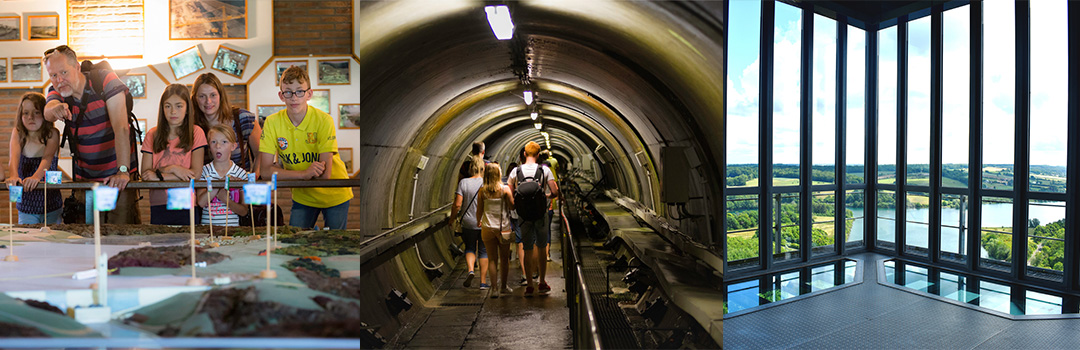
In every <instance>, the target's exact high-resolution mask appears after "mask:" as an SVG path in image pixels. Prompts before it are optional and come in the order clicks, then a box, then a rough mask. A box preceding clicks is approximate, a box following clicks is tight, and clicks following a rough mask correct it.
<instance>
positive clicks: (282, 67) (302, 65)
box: [274, 61, 311, 86]
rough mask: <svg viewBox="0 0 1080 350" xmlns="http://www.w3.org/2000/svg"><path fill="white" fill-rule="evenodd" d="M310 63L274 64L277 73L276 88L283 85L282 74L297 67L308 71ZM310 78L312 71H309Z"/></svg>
mask: <svg viewBox="0 0 1080 350" xmlns="http://www.w3.org/2000/svg"><path fill="white" fill-rule="evenodd" d="M307 63H308V61H277V62H274V70H275V71H277V75H276V76H275V77H274V86H279V85H281V73H284V72H285V70H286V69H289V67H292V66H297V67H300V68H301V69H303V70H305V71H306V70H307ZM308 76H309V77H310V76H311V71H308Z"/></svg>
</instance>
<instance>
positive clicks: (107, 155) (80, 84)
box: [42, 45, 140, 224]
mask: <svg viewBox="0 0 1080 350" xmlns="http://www.w3.org/2000/svg"><path fill="white" fill-rule="evenodd" d="M42 61H43V62H44V64H45V70H46V71H47V72H48V73H49V80H50V81H51V82H52V86H50V87H49V92H48V94H47V96H46V101H47V102H46V104H45V119H46V120H48V121H51V122H55V121H57V120H62V121H63V122H64V123H65V125H67V126H68V127H70V128H71V129H70V130H72V131H73V132H72V134H71V135H70V136H69V138H70V139H71V145H70V146H69V147H71V149H72V152H71V153H72V158H73V162H72V163H73V165H74V167H73V171H72V173H73V174H72V175H73V176H74V177H75V181H100V182H104V183H105V185H107V186H112V187H117V188H119V189H120V190H121V192H120V196H119V197H118V198H117V205H116V210H114V211H110V212H107V215H105V222H107V223H112V224H137V223H139V222H140V220H139V213H138V210H137V207H136V205H135V201H136V198H137V197H138V193H137V190H124V187H125V186H127V184H128V182H130V181H131V180H132V179H134V178H135V176H137V174H138V173H139V169H138V168H139V163H138V160H137V158H136V156H137V154H136V149H135V147H133V145H132V141H133V134H131V132H132V130H131V128H130V126H129V124H128V120H129V116H128V112H129V111H130V107H131V106H128V101H127V98H126V95H127V94H128V88H127V85H124V82H123V81H121V80H120V79H119V78H117V76H116V73H114V72H113V71H112V69H110V68H107V67H108V65H104V64H103V65H95V66H93V67H92V68H90V69H89V70H88V71H85V72H84V71H83V70H82V68H81V66H80V65H79V59H78V56H76V55H75V51H74V50H72V49H71V48H69V47H68V46H67V45H60V46H57V47H56V48H52V49H49V50H47V51H45V55H44V57H43V58H42ZM92 82H93V83H92ZM117 135H123V136H117ZM79 193H80V194H82V193H81V192H79ZM91 219H92V218H91V217H89V216H87V220H88V222H89V220H91Z"/></svg>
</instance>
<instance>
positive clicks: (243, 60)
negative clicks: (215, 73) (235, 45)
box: [210, 45, 251, 78]
mask: <svg viewBox="0 0 1080 350" xmlns="http://www.w3.org/2000/svg"><path fill="white" fill-rule="evenodd" d="M250 57H251V55H248V54H246V53H243V52H240V51H236V50H234V49H230V48H228V47H225V45H221V46H218V50H217V54H216V55H214V64H211V65H210V68H213V69H216V70H219V71H221V72H222V73H225V74H228V75H231V76H234V77H237V78H243V77H244V68H245V67H247V62H248V58H250Z"/></svg>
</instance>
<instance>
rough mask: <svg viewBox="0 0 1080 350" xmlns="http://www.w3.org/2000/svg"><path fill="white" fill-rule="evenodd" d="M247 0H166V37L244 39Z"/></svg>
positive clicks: (176, 38) (245, 35)
mask: <svg viewBox="0 0 1080 350" xmlns="http://www.w3.org/2000/svg"><path fill="white" fill-rule="evenodd" d="M247 11H248V9H247V1H246V0H169V39H170V40H178V39H179V40H186V39H198V40H201V39H247Z"/></svg>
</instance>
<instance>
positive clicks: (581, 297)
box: [559, 201, 603, 349]
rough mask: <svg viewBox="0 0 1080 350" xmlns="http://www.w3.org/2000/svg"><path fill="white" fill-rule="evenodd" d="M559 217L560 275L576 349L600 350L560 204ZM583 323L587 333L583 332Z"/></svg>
mask: <svg viewBox="0 0 1080 350" xmlns="http://www.w3.org/2000/svg"><path fill="white" fill-rule="evenodd" d="M559 216H560V217H561V218H562V222H563V235H562V237H561V238H562V247H563V249H562V251H563V276H566V279H567V281H566V284H567V288H566V292H567V295H566V304H567V305H566V306H567V307H569V308H570V330H571V331H572V332H574V334H573V337H574V348H575V349H602V348H603V347H602V346H601V345H600V328H599V327H598V326H597V325H596V311H595V310H593V305H592V298H590V295H589V289H588V287H586V286H585V273H584V272H583V271H582V270H581V257H580V255H579V253H578V247H577V243H575V241H574V235H573V233H571V232H570V222H569V221H568V220H567V219H566V207H565V206H564V203H563V201H559ZM582 323H584V325H586V326H587V327H588V331H586V332H582V331H581V326H582Z"/></svg>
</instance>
